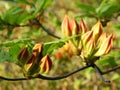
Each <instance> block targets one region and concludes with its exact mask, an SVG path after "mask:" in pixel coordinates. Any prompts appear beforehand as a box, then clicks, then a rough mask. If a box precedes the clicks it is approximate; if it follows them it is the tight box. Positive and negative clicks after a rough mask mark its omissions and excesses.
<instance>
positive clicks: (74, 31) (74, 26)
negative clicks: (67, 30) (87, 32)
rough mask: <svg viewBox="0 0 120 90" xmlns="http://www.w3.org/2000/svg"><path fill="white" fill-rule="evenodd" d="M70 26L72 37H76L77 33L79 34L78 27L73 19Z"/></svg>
mask: <svg viewBox="0 0 120 90" xmlns="http://www.w3.org/2000/svg"><path fill="white" fill-rule="evenodd" d="M71 26H72V27H71V30H72V35H77V34H78V33H80V31H79V25H78V23H77V21H76V20H75V19H73V20H72V23H71Z"/></svg>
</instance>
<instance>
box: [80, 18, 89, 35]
mask: <svg viewBox="0 0 120 90" xmlns="http://www.w3.org/2000/svg"><path fill="white" fill-rule="evenodd" d="M80 30H81V31H82V33H83V34H84V33H85V32H86V31H87V26H86V25H85V23H84V21H83V19H81V20H80Z"/></svg>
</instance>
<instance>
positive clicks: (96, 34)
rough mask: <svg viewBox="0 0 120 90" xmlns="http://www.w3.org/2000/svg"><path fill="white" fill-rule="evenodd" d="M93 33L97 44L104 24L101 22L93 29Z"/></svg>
mask: <svg viewBox="0 0 120 90" xmlns="http://www.w3.org/2000/svg"><path fill="white" fill-rule="evenodd" d="M92 31H93V38H94V39H95V42H96V41H97V40H98V38H99V37H100V35H101V34H102V24H101V22H100V20H99V21H98V22H97V23H96V24H95V25H94V26H93V27H92Z"/></svg>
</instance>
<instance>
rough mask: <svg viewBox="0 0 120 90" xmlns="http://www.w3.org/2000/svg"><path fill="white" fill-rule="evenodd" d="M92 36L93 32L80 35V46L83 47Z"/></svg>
mask: <svg viewBox="0 0 120 90" xmlns="http://www.w3.org/2000/svg"><path fill="white" fill-rule="evenodd" d="M92 35H93V31H88V32H86V33H85V34H83V35H82V44H83V46H84V45H85V44H86V43H87V42H88V41H89V40H90V38H91V37H92Z"/></svg>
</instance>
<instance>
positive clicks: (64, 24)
mask: <svg viewBox="0 0 120 90" xmlns="http://www.w3.org/2000/svg"><path fill="white" fill-rule="evenodd" d="M70 25H71V24H70V21H69V18H68V16H65V17H64V19H63V22H62V25H61V26H62V32H63V34H64V36H71V35H72V32H71V26H70Z"/></svg>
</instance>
